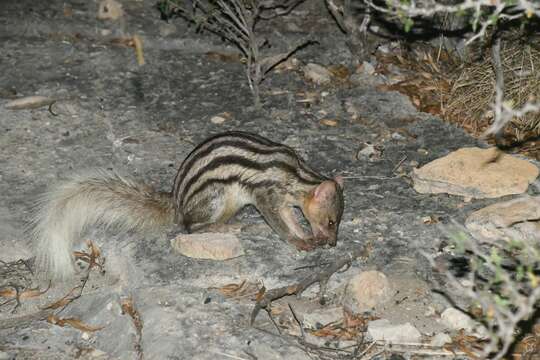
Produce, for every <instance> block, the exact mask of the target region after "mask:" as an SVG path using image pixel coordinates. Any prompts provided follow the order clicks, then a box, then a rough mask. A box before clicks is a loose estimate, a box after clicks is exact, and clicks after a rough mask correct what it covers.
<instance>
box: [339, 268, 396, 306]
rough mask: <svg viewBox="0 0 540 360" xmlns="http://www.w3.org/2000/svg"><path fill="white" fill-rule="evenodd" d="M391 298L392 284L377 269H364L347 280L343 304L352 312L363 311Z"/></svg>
mask: <svg viewBox="0 0 540 360" xmlns="http://www.w3.org/2000/svg"><path fill="white" fill-rule="evenodd" d="M391 298H392V286H391V285H390V282H389V281H388V279H387V278H386V275H384V274H383V273H381V272H379V271H364V272H362V273H360V274H358V275H356V276H354V277H353V278H351V280H349V283H348V284H347V288H346V290H345V296H344V298H343V306H344V307H345V308H346V309H347V310H349V311H351V312H352V313H357V314H358V313H364V312H367V311H371V310H373V309H374V308H376V307H377V306H380V305H383V304H385V303H386V302H387V301H389V300H390V299H391Z"/></svg>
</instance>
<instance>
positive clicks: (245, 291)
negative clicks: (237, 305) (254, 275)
mask: <svg viewBox="0 0 540 360" xmlns="http://www.w3.org/2000/svg"><path fill="white" fill-rule="evenodd" d="M217 290H218V291H219V292H220V293H221V294H222V295H223V296H225V297H226V298H241V297H250V298H255V299H256V300H257V301H258V300H259V298H261V297H262V296H264V293H265V291H266V288H265V287H264V285H262V284H257V283H253V282H249V281H247V280H244V281H242V282H241V283H240V284H234V283H233V284H227V285H224V286H222V287H220V288H218V289H217Z"/></svg>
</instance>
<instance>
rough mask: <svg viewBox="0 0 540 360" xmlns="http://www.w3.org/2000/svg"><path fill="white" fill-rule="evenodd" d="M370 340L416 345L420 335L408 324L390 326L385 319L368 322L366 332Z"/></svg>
mask: <svg viewBox="0 0 540 360" xmlns="http://www.w3.org/2000/svg"><path fill="white" fill-rule="evenodd" d="M367 332H368V334H369V336H371V338H372V340H374V341H376V340H382V341H387V342H389V343H418V342H420V340H421V338H422V334H420V331H418V329H417V328H415V327H414V326H413V325H411V324H410V323H405V324H398V325H394V324H391V323H390V321H388V320H386V319H380V320H374V321H370V322H369V324H368V330H367Z"/></svg>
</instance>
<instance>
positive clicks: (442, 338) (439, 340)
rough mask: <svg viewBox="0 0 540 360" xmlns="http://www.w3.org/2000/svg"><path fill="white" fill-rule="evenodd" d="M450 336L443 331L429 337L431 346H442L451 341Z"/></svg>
mask: <svg viewBox="0 0 540 360" xmlns="http://www.w3.org/2000/svg"><path fill="white" fill-rule="evenodd" d="M451 342H452V338H451V337H450V335H448V334H445V333H438V334H436V335H435V336H433V337H432V338H431V341H430V342H429V344H430V345H432V346H441V347H442V346H444V345H445V344H448V343H451Z"/></svg>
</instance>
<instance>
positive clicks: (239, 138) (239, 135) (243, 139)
mask: <svg viewBox="0 0 540 360" xmlns="http://www.w3.org/2000/svg"><path fill="white" fill-rule="evenodd" d="M230 136H234V137H236V139H226V138H227V137H230ZM219 138H224V140H222V141H218V140H219ZM247 141H252V142H255V143H259V144H262V145H263V146H267V147H269V146H270V147H276V148H273V149H261V148H259V147H257V145H256V144H252V143H249V142H247ZM212 142H213V143H212ZM209 143H212V144H210V145H209V146H208V147H207V148H206V149H204V151H200V149H201V148H202V147H204V146H206V145H208V144H209ZM222 146H231V147H237V148H240V149H243V150H246V151H251V152H253V153H256V154H261V155H264V154H272V153H281V154H285V155H289V156H291V157H294V158H295V159H297V158H298V156H297V154H296V153H295V152H294V150H293V149H291V148H289V147H288V146H286V145H282V144H278V143H274V142H272V141H270V140H268V139H265V138H263V137H261V136H258V135H255V134H250V133H243V132H240V131H237V132H229V133H224V134H219V135H216V136H214V137H211V138H209V139H208V140H206V141H204V142H203V143H201V144H200V145H198V146H197V147H196V148H195V149H193V151H191V153H189V155H188V156H187V157H186V159H185V160H184V161H183V163H182V165H180V168H179V169H178V173H177V174H176V177H175V179H174V187H175V189H176V188H177V187H178V186H179V185H180V182H182V180H183V178H184V177H185V176H186V174H187V172H189V170H190V169H191V167H192V166H193V165H194V164H195V162H197V161H198V160H199V159H202V158H204V157H206V156H208V155H209V154H210V153H211V152H212V151H214V150H216V149H218V148H220V147H222ZM199 151H200V152H199ZM175 189H173V191H174V190H175Z"/></svg>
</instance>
